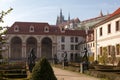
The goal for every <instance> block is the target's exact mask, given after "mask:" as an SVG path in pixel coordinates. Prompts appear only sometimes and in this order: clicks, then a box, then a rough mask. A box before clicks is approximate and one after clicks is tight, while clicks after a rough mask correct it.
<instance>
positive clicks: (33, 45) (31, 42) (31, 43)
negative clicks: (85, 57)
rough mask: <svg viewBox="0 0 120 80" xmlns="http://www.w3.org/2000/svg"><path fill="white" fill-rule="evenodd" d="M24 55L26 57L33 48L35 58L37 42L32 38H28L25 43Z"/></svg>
mask: <svg viewBox="0 0 120 80" xmlns="http://www.w3.org/2000/svg"><path fill="white" fill-rule="evenodd" d="M26 46H27V47H26V54H27V57H28V55H29V53H30V50H31V49H32V48H34V52H35V55H36V56H37V40H36V39H35V38H34V37H30V38H28V39H27V41H26Z"/></svg>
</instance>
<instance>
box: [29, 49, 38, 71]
mask: <svg viewBox="0 0 120 80" xmlns="http://www.w3.org/2000/svg"><path fill="white" fill-rule="evenodd" d="M35 59H36V56H35V52H34V48H32V49H31V50H30V53H29V55H28V67H29V71H30V72H32V69H33V67H34V66H35Z"/></svg>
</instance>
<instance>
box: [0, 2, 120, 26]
mask: <svg viewBox="0 0 120 80" xmlns="http://www.w3.org/2000/svg"><path fill="white" fill-rule="evenodd" d="M10 7H12V8H13V11H12V12H11V13H10V14H8V15H7V16H5V17H4V21H5V22H4V24H3V23H2V24H0V25H4V26H7V25H8V26H11V25H12V24H13V23H14V22H15V21H22V22H23V21H26V22H48V23H49V24H52V25H54V24H56V18H57V15H59V12H60V9H62V11H63V15H64V16H65V19H67V17H68V14H69V13H70V16H71V19H72V18H76V17H78V18H79V19H80V20H81V21H83V20H86V19H90V18H94V17H97V16H99V14H100V11H101V10H102V11H103V14H107V12H109V13H112V12H114V11H115V10H116V9H118V8H119V7H120V0H0V12H1V11H2V10H4V11H6V10H7V9H9V8H10Z"/></svg>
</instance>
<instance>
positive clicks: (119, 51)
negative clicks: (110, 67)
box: [116, 44, 120, 55]
mask: <svg viewBox="0 0 120 80" xmlns="http://www.w3.org/2000/svg"><path fill="white" fill-rule="evenodd" d="M116 52H117V55H119V54H120V45H119V44H117V45H116Z"/></svg>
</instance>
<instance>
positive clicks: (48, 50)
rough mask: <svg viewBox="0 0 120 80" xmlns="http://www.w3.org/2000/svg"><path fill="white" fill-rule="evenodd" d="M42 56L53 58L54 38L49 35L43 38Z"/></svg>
mask: <svg viewBox="0 0 120 80" xmlns="http://www.w3.org/2000/svg"><path fill="white" fill-rule="evenodd" d="M41 57H46V58H47V59H52V40H51V39H50V38H48V37H46V38H43V39H42V44H41Z"/></svg>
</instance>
